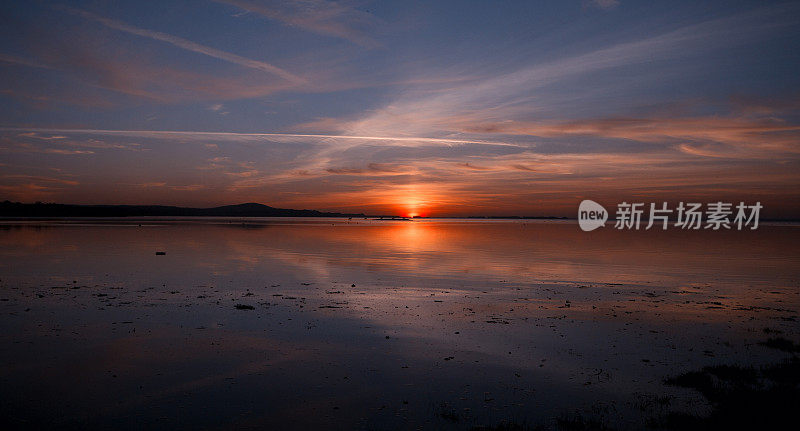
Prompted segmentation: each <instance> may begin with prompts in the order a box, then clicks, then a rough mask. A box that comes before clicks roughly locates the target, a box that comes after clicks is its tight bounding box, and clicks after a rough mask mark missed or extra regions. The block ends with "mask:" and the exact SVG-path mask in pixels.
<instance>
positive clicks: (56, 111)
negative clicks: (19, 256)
mask: <svg viewBox="0 0 800 431" xmlns="http://www.w3.org/2000/svg"><path fill="white" fill-rule="evenodd" d="M799 76H800V2H796V1H795V2H780V1H775V2H769V1H729V0H728V1H706V2H696V1H670V2H652V1H641V2H640V1H631V0H574V1H572V0H559V1H519V2H514V1H436V2H430V1H419V2H417V1H412V0H405V1H374V2H373V1H339V2H333V1H324V0H302V1H259V0H215V1H210V0H209V1H203V0H200V1H197V0H194V1H180V0H176V1H163V0H162V1H142V0H139V1H127V2H126V1H115V2H101V1H70V2H44V1H35V0H34V1H11V2H3V3H2V5H0V200H6V199H8V200H12V201H22V202H33V201H45V202H58V203H74V204H161V205H181V206H194V207H212V206H217V205H226V204H237V203H243V202H260V203H264V204H267V205H271V206H275V207H281V208H297V209H317V210H324V211H345V212H364V213H368V214H393V215H411V214H414V215H425V216H476V215H538V216H544V215H558V216H574V215H575V213H576V211H577V206H578V203H579V202H580V201H581V200H583V199H592V200H595V201H597V202H601V203H603V204H605V205H610V206H612V207H613V206H614V205H615V204H616V203H619V202H623V201H627V202H644V203H648V202H659V203H660V202H670V203H673V204H674V203H676V202H681V201H683V202H716V201H725V202H734V203H738V202H740V201H744V202H746V203H748V204H752V203H755V202H756V201H760V202H761V203H762V205H764V209H763V210H762V217H764V216H766V217H773V218H800V191H798V190H800V187H798V186H800V88H799V87H798V85H799V84H800V78H798V77H799Z"/></svg>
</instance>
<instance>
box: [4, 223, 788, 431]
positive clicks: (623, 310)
mask: <svg viewBox="0 0 800 431" xmlns="http://www.w3.org/2000/svg"><path fill="white" fill-rule="evenodd" d="M156 251H165V252H166V255H165V256H156V255H155V252H156ZM0 258H1V259H0V324H1V325H2V328H3V330H2V332H1V333H0V346H2V347H0V349H2V350H0V413H2V415H3V417H4V418H6V419H5V422H10V423H11V424H12V425H13V426H12V427H19V428H26V427H27V428H36V427H38V426H40V425H42V424H48V425H51V426H52V425H54V424H55V425H57V426H59V427H65V428H84V427H113V428H123V429H126V428H141V427H143V426H146V427H155V428H165V429H174V428H184V427H185V428H197V427H202V428H240V427H259V428H262V427H275V428H279V429H287V428H288V429H314V428H329V429H417V428H420V427H422V428H437V429H469V428H471V427H473V426H496V425H498V424H500V423H502V422H503V421H511V422H513V423H516V424H523V423H524V424H529V425H543V426H544V427H550V426H552V425H553V424H554V419H555V418H559V417H569V416H572V415H578V414H579V415H583V416H592V417H597V418H600V420H602V421H604V422H606V423H608V424H610V425H613V426H615V427H620V428H632V429H637V428H640V427H642V426H643V424H645V423H646V421H647V420H648V418H651V417H653V415H657V414H659V413H660V411H659V409H660V408H662V407H659V405H658V403H656V402H654V401H653V400H656V399H659V398H663V397H670V399H671V400H672V401H671V404H670V406H671V408H674V409H681V410H684V411H690V412H698V413H702V412H703V411H704V410H705V409H707V408H708V406H706V405H705V403H704V402H703V400H702V398H701V397H699V396H698V395H697V394H696V393H693V392H692V391H690V390H686V389H680V388H674V387H668V386H665V385H664V384H663V383H662V382H663V379H664V378H665V377H668V376H671V375H675V374H676V373H681V372H685V371H689V370H694V369H698V368H700V367H702V366H705V365H710V364H722V363H733V364H767V363H771V362H774V361H776V360H779V359H781V358H782V357H783V354H782V353H781V352H779V351H774V350H770V349H768V348H766V347H764V346H761V345H759V344H758V342H759V341H763V340H764V339H765V338H766V335H765V328H768V332H769V333H773V331H780V332H781V333H782V334H783V336H784V337H786V338H790V339H797V337H798V335H800V323H798V321H797V313H798V311H800V227H798V226H797V225H772V226H769V225H765V226H762V227H760V228H759V229H758V230H757V231H742V232H738V231H734V232H710V231H692V232H683V231H679V230H668V231H666V232H662V231H658V232H650V231H648V232H631V231H616V230H613V229H610V228H606V229H600V230H598V231H594V232H590V233H585V232H581V231H580V230H579V229H578V227H577V225H576V224H574V223H572V222H555V221H536V222H531V221H525V222H523V221H463V220H418V221H413V222H403V221H396V222H389V221H365V220H358V221H357V220H353V221H347V220H342V219H248V220H240V219H238V220H229V219H204V220H201V221H187V220H183V221H174V220H172V221H166V220H153V219H151V220H143V221H137V222H131V221H118V220H117V221H113V220H112V221H108V220H105V221H98V220H81V221H69V222H66V221H50V222H22V223H20V222H3V223H2V224H0ZM237 305H243V306H251V307H253V309H252V310H250V309H237V308H236V306H237Z"/></svg>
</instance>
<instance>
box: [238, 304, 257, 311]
mask: <svg viewBox="0 0 800 431" xmlns="http://www.w3.org/2000/svg"><path fill="white" fill-rule="evenodd" d="M234 308H235V309H237V310H255V309H256V307H253V306H252V305H246V304H236V306H234Z"/></svg>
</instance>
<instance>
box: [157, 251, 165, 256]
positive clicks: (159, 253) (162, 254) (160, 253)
mask: <svg viewBox="0 0 800 431" xmlns="http://www.w3.org/2000/svg"><path fill="white" fill-rule="evenodd" d="M166 254H167V252H166V251H157V252H156V256H166Z"/></svg>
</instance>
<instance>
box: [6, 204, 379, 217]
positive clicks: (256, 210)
mask: <svg viewBox="0 0 800 431" xmlns="http://www.w3.org/2000/svg"><path fill="white" fill-rule="evenodd" d="M0 217H365V216H364V214H343V213H331V212H321V211H315V210H294V209H284V208H273V207H270V206H267V205H262V204H257V203H247V204H239V205H226V206H221V207H214V208H184V207H173V206H162V205H66V204H54V203H42V202H36V203H33V204H25V203H20V202H10V201H5V202H0Z"/></svg>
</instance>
